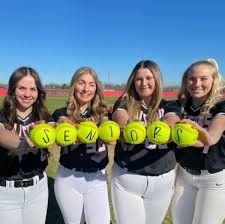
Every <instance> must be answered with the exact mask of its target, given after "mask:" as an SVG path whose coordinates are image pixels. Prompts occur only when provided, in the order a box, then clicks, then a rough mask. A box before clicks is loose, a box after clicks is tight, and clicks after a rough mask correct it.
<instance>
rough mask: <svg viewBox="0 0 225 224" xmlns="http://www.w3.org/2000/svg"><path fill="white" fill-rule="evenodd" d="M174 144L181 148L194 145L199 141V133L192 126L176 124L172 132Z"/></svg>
mask: <svg viewBox="0 0 225 224" xmlns="http://www.w3.org/2000/svg"><path fill="white" fill-rule="evenodd" d="M171 138H172V140H173V142H175V143H176V144H177V145H179V146H181V147H187V146H191V145H194V144H195V143H196V141H197V139H198V131H197V130H195V129H194V128H192V126H191V124H187V123H179V124H176V125H175V126H174V127H173V128H172V131H171Z"/></svg>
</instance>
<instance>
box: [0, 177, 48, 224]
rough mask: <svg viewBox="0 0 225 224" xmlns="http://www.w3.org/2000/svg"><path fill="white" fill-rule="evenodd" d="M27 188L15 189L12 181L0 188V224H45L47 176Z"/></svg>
mask: <svg viewBox="0 0 225 224" xmlns="http://www.w3.org/2000/svg"><path fill="white" fill-rule="evenodd" d="M33 180H34V181H35V184H34V185H33V186H29V187H19V188H15V187H14V186H13V182H14V181H7V186H6V187H2V186H0V223H1V224H11V223H13V224H31V223H32V224H45V220H46V213H47V206H48V181H47V176H46V174H44V178H42V179H41V180H39V179H38V176H35V177H33Z"/></svg>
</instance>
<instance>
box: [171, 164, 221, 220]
mask: <svg viewBox="0 0 225 224" xmlns="http://www.w3.org/2000/svg"><path fill="white" fill-rule="evenodd" d="M172 217H173V223H174V224H221V223H222V222H223V219H224V218H225V170H223V171H221V172H218V173H214V174H210V173H209V172H208V171H206V170H204V171H202V174H201V175H192V174H190V173H188V172H187V171H186V170H185V169H184V168H182V167H181V166H179V167H178V172H177V177H176V184H175V193H174V197H173V200H172Z"/></svg>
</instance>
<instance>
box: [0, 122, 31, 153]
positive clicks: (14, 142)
mask: <svg viewBox="0 0 225 224" xmlns="http://www.w3.org/2000/svg"><path fill="white" fill-rule="evenodd" d="M0 145H1V146H2V147H4V148H7V149H8V150H10V151H15V150H17V149H19V148H24V146H26V147H28V146H29V147H33V143H32V142H31V141H30V139H29V138H20V137H19V136H18V135H16V134H15V133H12V132H11V131H9V130H6V129H5V128H4V127H3V126H0Z"/></svg>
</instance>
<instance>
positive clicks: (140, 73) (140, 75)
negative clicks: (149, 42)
mask: <svg viewBox="0 0 225 224" xmlns="http://www.w3.org/2000/svg"><path fill="white" fill-rule="evenodd" d="M134 86H135V89H136V91H137V93H138V95H139V97H140V98H141V99H142V100H144V102H145V104H146V105H148V104H149V102H150V100H151V98H152V94H153V92H154V90H155V78H154V76H153V74H152V72H151V71H150V70H149V69H147V68H140V69H138V70H137V72H136V74H135V77H134Z"/></svg>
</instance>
